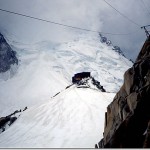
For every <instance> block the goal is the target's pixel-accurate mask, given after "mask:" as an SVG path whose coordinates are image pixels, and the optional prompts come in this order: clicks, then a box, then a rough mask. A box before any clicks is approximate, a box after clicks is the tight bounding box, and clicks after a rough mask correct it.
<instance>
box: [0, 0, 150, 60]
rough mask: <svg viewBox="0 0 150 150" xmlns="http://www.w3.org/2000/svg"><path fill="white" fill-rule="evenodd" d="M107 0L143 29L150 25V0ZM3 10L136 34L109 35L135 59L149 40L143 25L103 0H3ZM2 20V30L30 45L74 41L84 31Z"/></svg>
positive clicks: (17, 18)
mask: <svg viewBox="0 0 150 150" xmlns="http://www.w3.org/2000/svg"><path fill="white" fill-rule="evenodd" d="M107 1H108V2H109V3H111V4H112V5H113V6H114V7H115V8H116V9H118V10H119V11H121V12H122V13H123V14H125V15H126V16H127V17H129V18H130V19H131V20H133V21H134V22H136V23H137V24H139V25H140V26H143V25H147V24H150V21H149V19H148V18H149V17H150V11H149V10H148V8H149V7H150V1H149V0H122V1H120V0H107ZM143 1H144V4H145V5H144V4H143ZM0 8H1V9H7V10H10V11H15V12H18V13H22V14H26V15H31V16H34V17H39V18H43V19H47V20H50V21H55V22H59V23H64V24H68V25H72V26H77V27H81V28H87V29H91V30H98V31H102V32H111V33H134V34H131V35H128V36H117V35H115V36H114V35H113V36H112V35H105V36H106V37H107V38H108V39H110V40H111V41H112V42H113V44H114V45H118V46H120V47H121V49H122V50H123V52H124V53H125V55H126V56H127V57H128V58H132V59H133V60H134V59H135V58H136V57H137V55H138V52H139V50H140V48H141V46H142V44H143V42H144V41H145V39H146V36H145V33H144V31H142V30H141V29H140V26H136V25H135V24H133V23H131V22H129V21H128V20H126V19H125V18H123V17H122V16H121V15H120V14H118V13H117V12H116V11H115V10H113V9H112V8H111V7H110V6H108V5H107V4H106V3H105V2H104V1H103V0H92V1H91V0H32V1H31V0H0ZM146 8H147V9H146ZM148 11H149V12H148ZM0 20H1V21H0V27H1V29H0V30H3V29H6V30H7V31H8V32H10V33H12V34H13V35H15V36H17V37H18V39H19V40H22V41H24V42H27V43H33V42H37V41H42V40H53V41H57V42H61V41H70V40H71V39H73V38H74V37H75V36H77V35H78V34H79V33H81V32H84V31H78V30H72V29H68V28H65V27H61V26H57V25H53V24H49V23H44V22H39V21H36V20H32V19H28V18H24V17H21V16H16V15H13V14H8V13H5V12H1V11H0Z"/></svg>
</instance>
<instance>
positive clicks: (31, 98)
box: [0, 34, 132, 148]
mask: <svg viewBox="0 0 150 150" xmlns="http://www.w3.org/2000/svg"><path fill="white" fill-rule="evenodd" d="M9 42H10V45H11V47H12V48H13V49H14V50H15V51H16V52H17V58H18V60H19V62H18V69H17V72H16V73H15V75H14V76H12V77H11V78H9V79H8V80H3V79H0V104H1V105H0V115H1V116H6V115H8V114H10V113H12V112H13V111H15V110H16V109H23V108H24V107H25V106H28V109H27V110H26V111H24V112H22V113H21V115H20V116H19V117H18V119H17V120H16V121H15V122H14V123H13V124H12V125H11V126H10V127H9V128H8V129H7V130H6V131H5V132H2V133H1V134H0V147H2V148H94V144H95V143H96V142H98V141H99V140H100V139H101V138H102V134H103V133H102V132H103V128H104V115H105V111H106V107H107V105H108V104H109V103H110V102H111V101H112V100H113V97H114V95H115V93H116V92H117V90H118V89H119V88H120V87H121V85H122V83H123V74H124V72H125V71H126V70H127V69H128V68H130V67H131V66H132V62H131V61H129V60H128V59H127V58H125V57H124V56H122V55H120V54H119V53H117V52H116V51H114V50H113V46H112V45H110V46H108V45H107V44H106V43H101V42H100V37H99V35H97V34H93V35H92V36H91V35H88V34H80V35H79V36H78V37H77V38H76V39H74V40H73V41H68V42H65V43H54V42H51V41H41V42H38V43H35V44H23V43H20V42H16V41H13V40H10V41H9ZM82 71H88V72H91V75H92V77H94V78H95V79H96V80H98V81H100V84H101V85H102V86H103V87H104V88H105V89H106V92H101V91H98V90H95V89H90V88H86V89H82V88H77V86H76V85H73V86H71V87H70V88H67V89H66V87H67V86H68V85H71V84H72V83H71V79H72V76H73V75H74V74H75V73H78V72H82ZM58 92H59V94H58V95H57V96H55V97H53V96H54V95H55V94H56V93H58ZM100 135H101V136H100Z"/></svg>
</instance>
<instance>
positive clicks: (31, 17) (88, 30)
mask: <svg viewBox="0 0 150 150" xmlns="http://www.w3.org/2000/svg"><path fill="white" fill-rule="evenodd" d="M104 1H105V0H104ZM0 11H3V12H7V13H10V14H15V15H18V16H22V17H26V18H30V19H35V20H38V21H43V22H47V23H51V24H55V25H59V26H64V27H67V28H72V29H77V30H83V31H87V32H95V33H102V34H109V35H131V34H134V33H136V32H132V33H110V32H100V31H96V30H90V29H85V28H80V27H76V26H71V25H67V24H63V23H58V22H54V21H50V20H46V19H42V18H38V17H33V16H29V15H25V14H21V13H17V12H14V11H9V10H5V9H1V8H0Z"/></svg>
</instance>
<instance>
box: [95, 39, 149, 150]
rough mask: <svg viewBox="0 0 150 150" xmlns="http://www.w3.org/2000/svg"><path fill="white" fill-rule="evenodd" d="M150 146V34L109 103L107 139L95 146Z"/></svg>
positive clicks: (106, 128) (105, 133)
mask: <svg viewBox="0 0 150 150" xmlns="http://www.w3.org/2000/svg"><path fill="white" fill-rule="evenodd" d="M142 147H144V148H148V147H150V37H149V38H148V39H147V40H146V42H145V43H144V45H143V47H142V49H141V51H140V53H139V55H138V57H137V59H136V62H135V63H134V65H133V67H132V68H130V69H128V70H127V71H126V72H125V74H124V84H123V86H122V87H121V89H120V91H119V92H118V93H117V94H116V96H115V97H114V99H113V101H112V103H111V104H110V105H108V107H107V112H106V114H105V128H104V138H103V139H102V140H101V141H100V142H99V143H98V144H97V145H95V148H142Z"/></svg>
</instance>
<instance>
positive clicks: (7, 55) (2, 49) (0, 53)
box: [0, 33, 18, 73]
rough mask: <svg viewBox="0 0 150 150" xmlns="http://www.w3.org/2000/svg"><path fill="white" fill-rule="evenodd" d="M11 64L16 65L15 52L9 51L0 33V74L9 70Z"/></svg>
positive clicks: (9, 48)
mask: <svg viewBox="0 0 150 150" xmlns="http://www.w3.org/2000/svg"><path fill="white" fill-rule="evenodd" d="M12 64H18V59H17V57H16V52H15V51H13V50H12V49H11V47H10V46H9V44H8V43H7V42H6V40H5V38H4V37H3V35H2V34H1V33H0V73H1V72H6V71H7V70H9V69H10V67H11V65H12Z"/></svg>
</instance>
